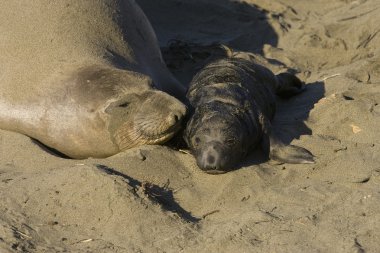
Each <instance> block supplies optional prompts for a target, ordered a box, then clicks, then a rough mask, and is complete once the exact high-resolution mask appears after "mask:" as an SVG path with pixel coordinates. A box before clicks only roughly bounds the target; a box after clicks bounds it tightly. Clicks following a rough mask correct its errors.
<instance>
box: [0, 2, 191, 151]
mask: <svg viewBox="0 0 380 253" xmlns="http://www.w3.org/2000/svg"><path fill="white" fill-rule="evenodd" d="M0 34H1V36H0V52H1V53H0V93H1V100H0V128H2V129H5V130H11V131H16V132H19V133H23V134H26V135H28V136H30V137H33V138H35V139H37V140H39V141H40V142H42V143H44V144H45V145H47V146H49V147H51V148H54V149H56V150H58V151H60V152H61V153H63V154H65V155H67V156H69V157H73V158H85V157H107V156H110V155H113V154H115V153H118V152H119V151H121V150H124V149H127V148H131V147H134V146H136V145H141V144H157V143H162V142H164V141H166V140H168V139H169V138H170V137H172V136H173V134H174V133H175V132H176V131H177V130H178V128H179V124H180V121H181V119H182V118H183V116H184V114H185V106H184V105H183V104H182V103H181V102H180V101H179V100H177V99H175V98H174V97H172V96H170V95H168V94H167V93H169V94H171V95H173V96H176V97H177V98H181V97H184V94H185V90H184V88H183V87H182V86H181V85H180V84H179V83H178V82H177V81H176V80H175V79H174V77H173V76H172V75H171V74H170V73H169V71H168V69H167V68H166V66H165V64H164V62H163V60H162V56H161V53H160V49H159V46H158V42H157V39H156V36H155V34H154V32H153V29H152V27H151V25H150V24H149V22H148V20H147V18H146V16H145V15H144V13H143V12H142V11H141V9H140V8H139V7H138V6H137V4H136V3H135V1H133V0H96V1H77V0H60V1H50V0H33V1H29V0H22V1H14V0H2V1H0ZM155 88H157V89H159V90H161V91H159V90H157V89H155Z"/></svg>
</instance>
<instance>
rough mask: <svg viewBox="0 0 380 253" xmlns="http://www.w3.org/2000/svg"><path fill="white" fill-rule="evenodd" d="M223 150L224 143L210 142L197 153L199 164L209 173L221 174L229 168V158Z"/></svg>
mask: <svg viewBox="0 0 380 253" xmlns="http://www.w3.org/2000/svg"><path fill="white" fill-rule="evenodd" d="M224 153H225V152H223V144H222V143H220V142H216V141H213V142H210V143H208V145H207V146H206V147H205V148H204V149H202V150H201V151H200V152H199V153H198V155H197V165H198V167H199V168H201V169H202V170H203V171H205V172H206V173H209V174H221V173H225V172H227V171H228V170H229V159H228V156H226V155H225V154H224Z"/></svg>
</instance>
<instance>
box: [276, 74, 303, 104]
mask: <svg viewBox="0 0 380 253" xmlns="http://www.w3.org/2000/svg"><path fill="white" fill-rule="evenodd" d="M276 78H277V85H276V94H277V95H278V96H280V97H283V98H288V97H291V96H294V95H297V94H298V93H301V92H302V91H304V90H305V85H304V84H303V82H302V81H301V80H300V79H298V77H296V76H295V75H293V74H290V73H287V72H285V73H281V74H278V75H276Z"/></svg>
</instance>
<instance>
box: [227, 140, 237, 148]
mask: <svg viewBox="0 0 380 253" xmlns="http://www.w3.org/2000/svg"><path fill="white" fill-rule="evenodd" d="M226 144H227V146H230V147H231V146H234V145H235V144H236V140H235V139H229V140H226Z"/></svg>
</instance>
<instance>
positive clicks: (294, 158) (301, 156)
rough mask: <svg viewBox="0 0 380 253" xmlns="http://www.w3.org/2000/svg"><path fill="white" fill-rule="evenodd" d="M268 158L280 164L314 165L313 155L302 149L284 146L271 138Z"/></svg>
mask: <svg viewBox="0 0 380 253" xmlns="http://www.w3.org/2000/svg"><path fill="white" fill-rule="evenodd" d="M269 143H270V144H269V145H270V146H269V158H270V159H272V160H274V161H277V162H281V163H293V164H298V163H315V161H314V156H313V154H312V153H311V152H310V151H309V150H307V149H305V148H302V147H299V146H295V145H285V144H284V143H282V142H281V141H279V140H278V139H276V138H275V137H273V136H270V137H269Z"/></svg>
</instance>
